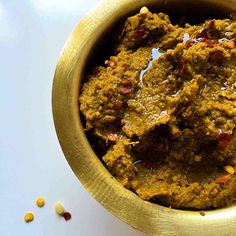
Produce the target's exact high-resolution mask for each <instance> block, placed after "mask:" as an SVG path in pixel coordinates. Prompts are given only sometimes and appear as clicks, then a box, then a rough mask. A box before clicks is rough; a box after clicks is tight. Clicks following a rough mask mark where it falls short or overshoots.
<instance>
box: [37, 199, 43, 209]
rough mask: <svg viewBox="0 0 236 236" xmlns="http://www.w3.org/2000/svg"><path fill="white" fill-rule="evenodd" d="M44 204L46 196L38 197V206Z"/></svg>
mask: <svg viewBox="0 0 236 236" xmlns="http://www.w3.org/2000/svg"><path fill="white" fill-rule="evenodd" d="M44 204H45V201H44V198H43V197H38V198H37V199H36V205H37V206H38V207H40V208H41V207H43V206H44Z"/></svg>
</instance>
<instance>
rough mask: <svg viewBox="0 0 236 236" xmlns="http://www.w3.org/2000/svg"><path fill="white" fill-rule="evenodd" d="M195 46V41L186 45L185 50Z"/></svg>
mask: <svg viewBox="0 0 236 236" xmlns="http://www.w3.org/2000/svg"><path fill="white" fill-rule="evenodd" d="M193 45H194V42H193V41H189V42H187V43H186V44H185V48H190V47H192V46H193Z"/></svg>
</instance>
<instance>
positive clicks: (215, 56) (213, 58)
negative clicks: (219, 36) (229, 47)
mask: <svg viewBox="0 0 236 236" xmlns="http://www.w3.org/2000/svg"><path fill="white" fill-rule="evenodd" d="M222 59H223V52H222V51H220V50H218V51H214V52H212V53H211V55H210V58H209V62H211V63H219V62H220V61H222Z"/></svg>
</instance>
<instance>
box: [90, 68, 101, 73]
mask: <svg viewBox="0 0 236 236" xmlns="http://www.w3.org/2000/svg"><path fill="white" fill-rule="evenodd" d="M100 71H101V69H100V67H99V66H97V67H94V68H93V69H92V73H93V74H98V73H99V72H100Z"/></svg>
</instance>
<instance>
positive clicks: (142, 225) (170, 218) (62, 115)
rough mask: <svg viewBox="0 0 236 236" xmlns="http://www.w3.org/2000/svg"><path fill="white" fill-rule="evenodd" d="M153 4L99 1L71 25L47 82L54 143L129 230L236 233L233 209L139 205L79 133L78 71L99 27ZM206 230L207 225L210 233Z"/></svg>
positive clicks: (235, 210)
mask: <svg viewBox="0 0 236 236" xmlns="http://www.w3.org/2000/svg"><path fill="white" fill-rule="evenodd" d="M154 1H155V0H146V1H145V0H140V1H139V2H138V1H135V3H134V1H133V0H116V1H113V3H112V4H110V1H109V0H104V1H102V2H101V3H100V4H99V5H98V6H97V7H96V8H94V9H93V10H92V11H90V12H89V13H88V14H87V15H86V16H85V17H84V18H83V19H82V20H81V21H80V22H79V24H78V25H77V26H76V28H75V30H74V31H73V33H72V34H71V36H70V37H69V39H68V40H67V42H66V44H65V46H64V48H63V51H62V53H61V55H60V58H59V60H58V64H57V67H56V71H55V75H54V81H53V91H52V109H53V118H54V124H55V128H56V132H57V136H58V139H59V142H60V145H61V147H62V150H63V152H64V155H65V157H66V159H67V161H68V163H69V165H70V166H71V168H72V170H73V172H74V173H75V175H76V176H77V177H78V179H79V180H80V182H81V183H82V185H83V186H84V187H85V189H86V190H87V191H88V192H89V193H90V194H91V195H92V196H93V197H94V198H95V199H96V200H97V201H98V202H99V203H100V204H102V205H103V206H104V207H105V208H106V209H107V210H109V211H110V212H111V213H112V214H113V215H115V216H117V217H118V218H120V219H121V220H123V221H124V222H126V223H128V224H129V225H131V226H132V227H134V228H136V229H138V230H140V231H143V232H145V233H148V234H149V235H162V234H163V235H190V234H191V235H212V234H214V233H215V234H217V235H226V233H227V235H233V233H234V232H235V231H236V206H233V207H228V208H224V209H218V210H212V211H205V212H206V215H205V216H204V217H203V216H202V215H200V214H199V211H184V210H176V209H170V208H167V207H163V206H159V205H157V204H153V203H150V202H146V201H143V200H141V199H140V198H139V197H138V196H136V195H135V194H134V193H132V192H131V191H129V190H127V189H125V188H124V187H123V186H121V185H120V184H119V183H118V182H117V181H116V180H115V179H114V178H113V177H112V176H111V175H110V173H109V172H108V171H107V170H106V168H105V167H104V166H103V164H102V163H101V162H100V160H99V159H98V158H97V156H96V155H95V153H94V152H93V150H92V148H91V146H90V144H89V142H88V140H87V138H86V135H85V133H84V130H83V127H82V124H81V120H80V117H79V108H78V94H79V87H80V76H81V75H82V68H83V67H84V66H85V63H86V58H87V57H88V55H89V53H90V50H91V49H92V47H93V45H94V44H95V43H96V39H97V38H99V37H100V35H101V34H102V33H103V32H104V29H106V28H108V27H110V26H111V25H112V24H113V23H114V22H115V21H116V19H117V18H121V15H124V13H121V12H122V11H124V10H125V9H127V11H128V10H129V11H130V10H134V9H138V8H139V7H141V6H143V5H147V6H148V5H150V3H152V2H154ZM206 2H212V3H214V2H216V1H215V0H208V1H207V0H206ZM225 2H227V3H228V4H233V6H234V9H236V6H235V5H236V1H234V0H227V1H225ZM233 6H232V8H233ZM229 222H230V224H229ZM209 226H213V227H210V231H209Z"/></svg>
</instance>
